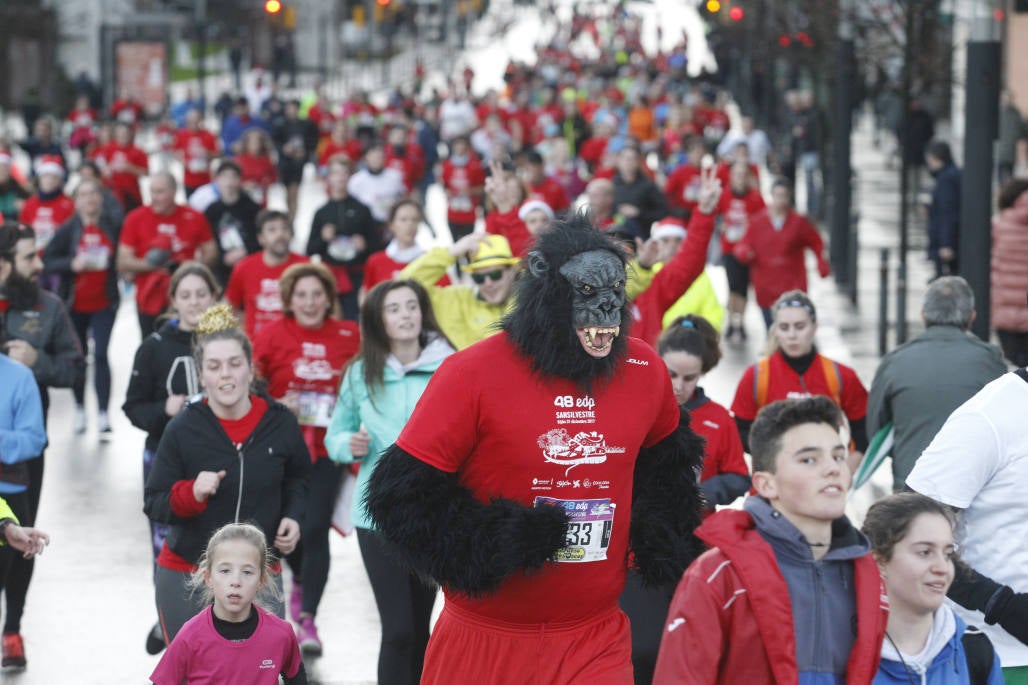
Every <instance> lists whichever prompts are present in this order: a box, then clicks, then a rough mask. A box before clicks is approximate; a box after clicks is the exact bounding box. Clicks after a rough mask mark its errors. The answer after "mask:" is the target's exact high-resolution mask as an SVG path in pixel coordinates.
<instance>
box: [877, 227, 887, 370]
mask: <svg viewBox="0 0 1028 685" xmlns="http://www.w3.org/2000/svg"><path fill="white" fill-rule="evenodd" d="M878 254H879V264H878V356H879V357H884V356H885V353H886V352H887V349H886V348H887V347H888V346H889V340H888V336H889V248H887V247H883V248H882V249H881V251H880V252H879V253H878Z"/></svg>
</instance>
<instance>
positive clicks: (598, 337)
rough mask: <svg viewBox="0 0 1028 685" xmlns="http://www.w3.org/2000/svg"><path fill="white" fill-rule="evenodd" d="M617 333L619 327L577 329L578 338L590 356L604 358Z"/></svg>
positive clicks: (619, 331) (619, 330)
mask: <svg viewBox="0 0 1028 685" xmlns="http://www.w3.org/2000/svg"><path fill="white" fill-rule="evenodd" d="M619 333H621V327H620V326H608V327H604V326H586V327H584V328H579V329H578V338H579V340H581V341H582V347H584V348H585V351H586V352H588V353H589V355H590V356H593V357H605V356H607V353H608V352H610V347H611V345H613V344H614V338H616V337H618V334H619Z"/></svg>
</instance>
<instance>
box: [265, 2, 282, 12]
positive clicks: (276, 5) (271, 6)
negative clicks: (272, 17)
mask: <svg viewBox="0 0 1028 685" xmlns="http://www.w3.org/2000/svg"><path fill="white" fill-rule="evenodd" d="M264 11H265V12H267V13H268V14H278V13H279V12H281V11H282V3H281V2H280V0H265V3H264Z"/></svg>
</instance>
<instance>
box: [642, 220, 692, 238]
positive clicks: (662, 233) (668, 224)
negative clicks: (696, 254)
mask: <svg viewBox="0 0 1028 685" xmlns="http://www.w3.org/2000/svg"><path fill="white" fill-rule="evenodd" d="M650 237H651V238H654V239H656V240H660V239H661V238H679V239H682V238H685V222H684V221H682V220H681V219H676V218H675V217H673V216H669V217H668V218H666V219H661V220H660V221H659V222H657V223H656V224H654V225H653V230H652V231H650Z"/></svg>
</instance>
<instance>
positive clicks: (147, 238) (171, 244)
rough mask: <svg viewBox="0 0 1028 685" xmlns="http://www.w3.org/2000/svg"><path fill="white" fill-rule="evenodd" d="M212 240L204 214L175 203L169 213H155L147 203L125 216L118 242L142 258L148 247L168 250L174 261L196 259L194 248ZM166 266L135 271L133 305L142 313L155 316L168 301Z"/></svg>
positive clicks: (168, 275) (168, 278)
mask: <svg viewBox="0 0 1028 685" xmlns="http://www.w3.org/2000/svg"><path fill="white" fill-rule="evenodd" d="M212 240H214V235H213V234H212V233H211V227H210V225H209V224H208V223H207V219H206V218H204V215H203V214H201V213H199V212H197V211H196V210H194V209H192V208H190V207H186V206H184V205H175V209H174V210H172V212H171V214H157V213H156V212H154V211H153V209H152V208H151V207H149V206H143V207H137V208H136V209H133V210H132V211H131V212H129V213H128V216H126V217H125V223H124V224H123V225H122V229H121V237H120V242H121V244H122V245H126V246H128V247H131V248H132V252H133V254H135V256H136V257H138V258H140V259H142V258H144V257H145V256H146V253H147V252H148V251H149V250H150V249H151V248H154V247H156V248H159V249H162V250H170V251H171V261H173V262H175V263H176V264H181V263H182V262H186V261H189V260H190V259H195V258H196V250H197V248H198V247H200V246H201V245H203V244H204V243H207V242H210V241H212ZM170 281H171V275H170V274H169V273H168V271H167V269H157V270H155V271H148V272H146V273H139V274H136V306H137V308H138V309H139V311H140V312H142V313H144V314H152V315H157V314H160V313H161V310H162V309H164V306H165V305H166V304H167V303H168V284H169V283H170Z"/></svg>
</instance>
